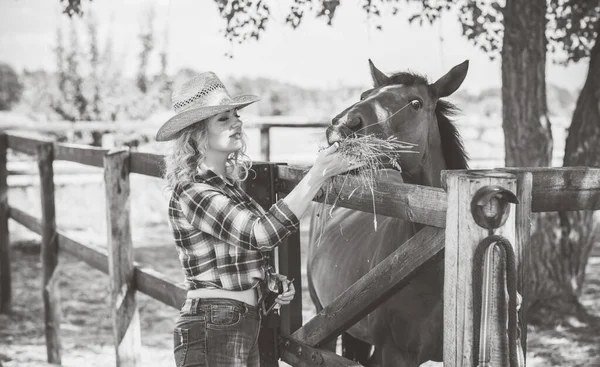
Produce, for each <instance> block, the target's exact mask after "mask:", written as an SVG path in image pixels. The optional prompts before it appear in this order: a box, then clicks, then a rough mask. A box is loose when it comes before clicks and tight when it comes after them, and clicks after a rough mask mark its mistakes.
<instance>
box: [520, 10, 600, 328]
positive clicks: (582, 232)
mask: <svg viewBox="0 0 600 367" xmlns="http://www.w3.org/2000/svg"><path fill="white" fill-rule="evenodd" d="M597 29H598V30H600V21H599V22H598V27H597ZM599 142H600V43H598V41H597V40H596V44H595V45H594V47H593V49H592V52H591V55H590V66H589V70H588V75H587V79H586V82H585V85H584V87H583V89H582V90H581V94H580V95H579V99H578V100H577V105H576V107H575V112H574V114H573V120H572V122H571V126H570V127H569V134H568V137H567V141H566V145H565V156H564V165H565V166H589V167H600V143H599ZM545 217H546V218H545V219H546V220H545V222H544V223H543V224H542V225H541V226H540V227H538V228H537V229H536V237H537V238H538V241H535V244H536V245H537V244H539V245H542V244H543V246H537V247H535V248H534V254H533V256H532V258H536V257H537V258H538V259H539V260H538V263H537V265H534V267H533V268H532V270H533V271H532V272H531V275H532V281H533V282H532V284H531V286H530V293H531V294H532V295H533V296H534V298H531V299H530V301H532V302H531V303H530V308H529V312H530V313H531V315H532V316H533V317H534V318H532V319H531V321H533V322H537V323H545V324H548V323H551V324H556V323H559V322H561V321H562V320H565V319H566V320H569V319H571V320H572V316H575V317H576V318H577V319H579V320H580V321H586V320H587V314H586V312H585V310H584V308H583V307H582V306H581V304H580V303H579V301H578V297H579V296H580V295H581V290H582V286H583V281H584V279H585V268H586V265H587V263H588V258H589V255H590V252H591V250H592V247H593V245H594V243H595V242H597V241H599V240H600V233H599V226H598V221H597V220H596V221H594V218H593V217H594V213H593V212H591V211H578V212H562V213H547V214H546V215H545ZM558 229H560V230H558Z"/></svg>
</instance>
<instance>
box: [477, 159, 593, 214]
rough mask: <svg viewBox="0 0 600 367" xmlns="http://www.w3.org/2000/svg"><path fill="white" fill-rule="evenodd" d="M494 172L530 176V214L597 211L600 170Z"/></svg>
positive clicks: (573, 168) (517, 170) (515, 170)
mask: <svg viewBox="0 0 600 367" xmlns="http://www.w3.org/2000/svg"><path fill="white" fill-rule="evenodd" d="M497 171H503V172H513V173H522V172H531V174H532V177H533V178H532V181H533V183H532V185H533V191H532V203H531V209H532V211H533V212H552V211H568V210H600V168H592V167H507V168H498V169H497ZM477 172H484V171H477Z"/></svg>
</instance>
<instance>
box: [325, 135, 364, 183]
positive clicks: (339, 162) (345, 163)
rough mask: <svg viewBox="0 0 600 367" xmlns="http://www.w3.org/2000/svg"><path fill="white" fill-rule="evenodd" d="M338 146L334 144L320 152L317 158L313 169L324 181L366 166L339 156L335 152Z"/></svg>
mask: <svg viewBox="0 0 600 367" xmlns="http://www.w3.org/2000/svg"><path fill="white" fill-rule="evenodd" d="M339 146H340V144H339V143H334V144H332V145H331V146H329V147H327V148H325V149H323V150H321V151H320V152H319V154H318V156H317V159H316V161H315V164H314V166H313V168H314V169H315V170H316V171H317V173H318V172H321V176H322V177H323V179H325V180H326V179H328V178H330V177H333V176H337V175H339V174H342V173H344V172H347V171H351V170H354V169H357V168H360V167H362V166H364V165H365V164H366V162H359V161H358V160H355V159H349V158H348V157H343V156H341V155H340V154H339V153H338V152H337V150H338V148H339Z"/></svg>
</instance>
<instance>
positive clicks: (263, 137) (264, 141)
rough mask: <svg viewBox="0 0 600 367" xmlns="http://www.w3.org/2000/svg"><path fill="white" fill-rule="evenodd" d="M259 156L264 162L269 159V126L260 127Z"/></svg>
mask: <svg viewBox="0 0 600 367" xmlns="http://www.w3.org/2000/svg"><path fill="white" fill-rule="evenodd" d="M260 158H261V159H262V160H264V161H265V162H268V161H270V160H271V134H270V129H269V127H261V128H260Z"/></svg>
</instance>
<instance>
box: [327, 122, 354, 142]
mask: <svg viewBox="0 0 600 367" xmlns="http://www.w3.org/2000/svg"><path fill="white" fill-rule="evenodd" d="M352 133H353V131H352V130H351V129H349V128H348V127H346V126H344V125H337V126H333V125H331V126H329V127H327V130H325V136H326V137H327V143H328V144H329V145H331V144H333V143H339V142H341V141H342V140H344V139H346V138H347V137H348V136H350V135H351V134H352Z"/></svg>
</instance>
